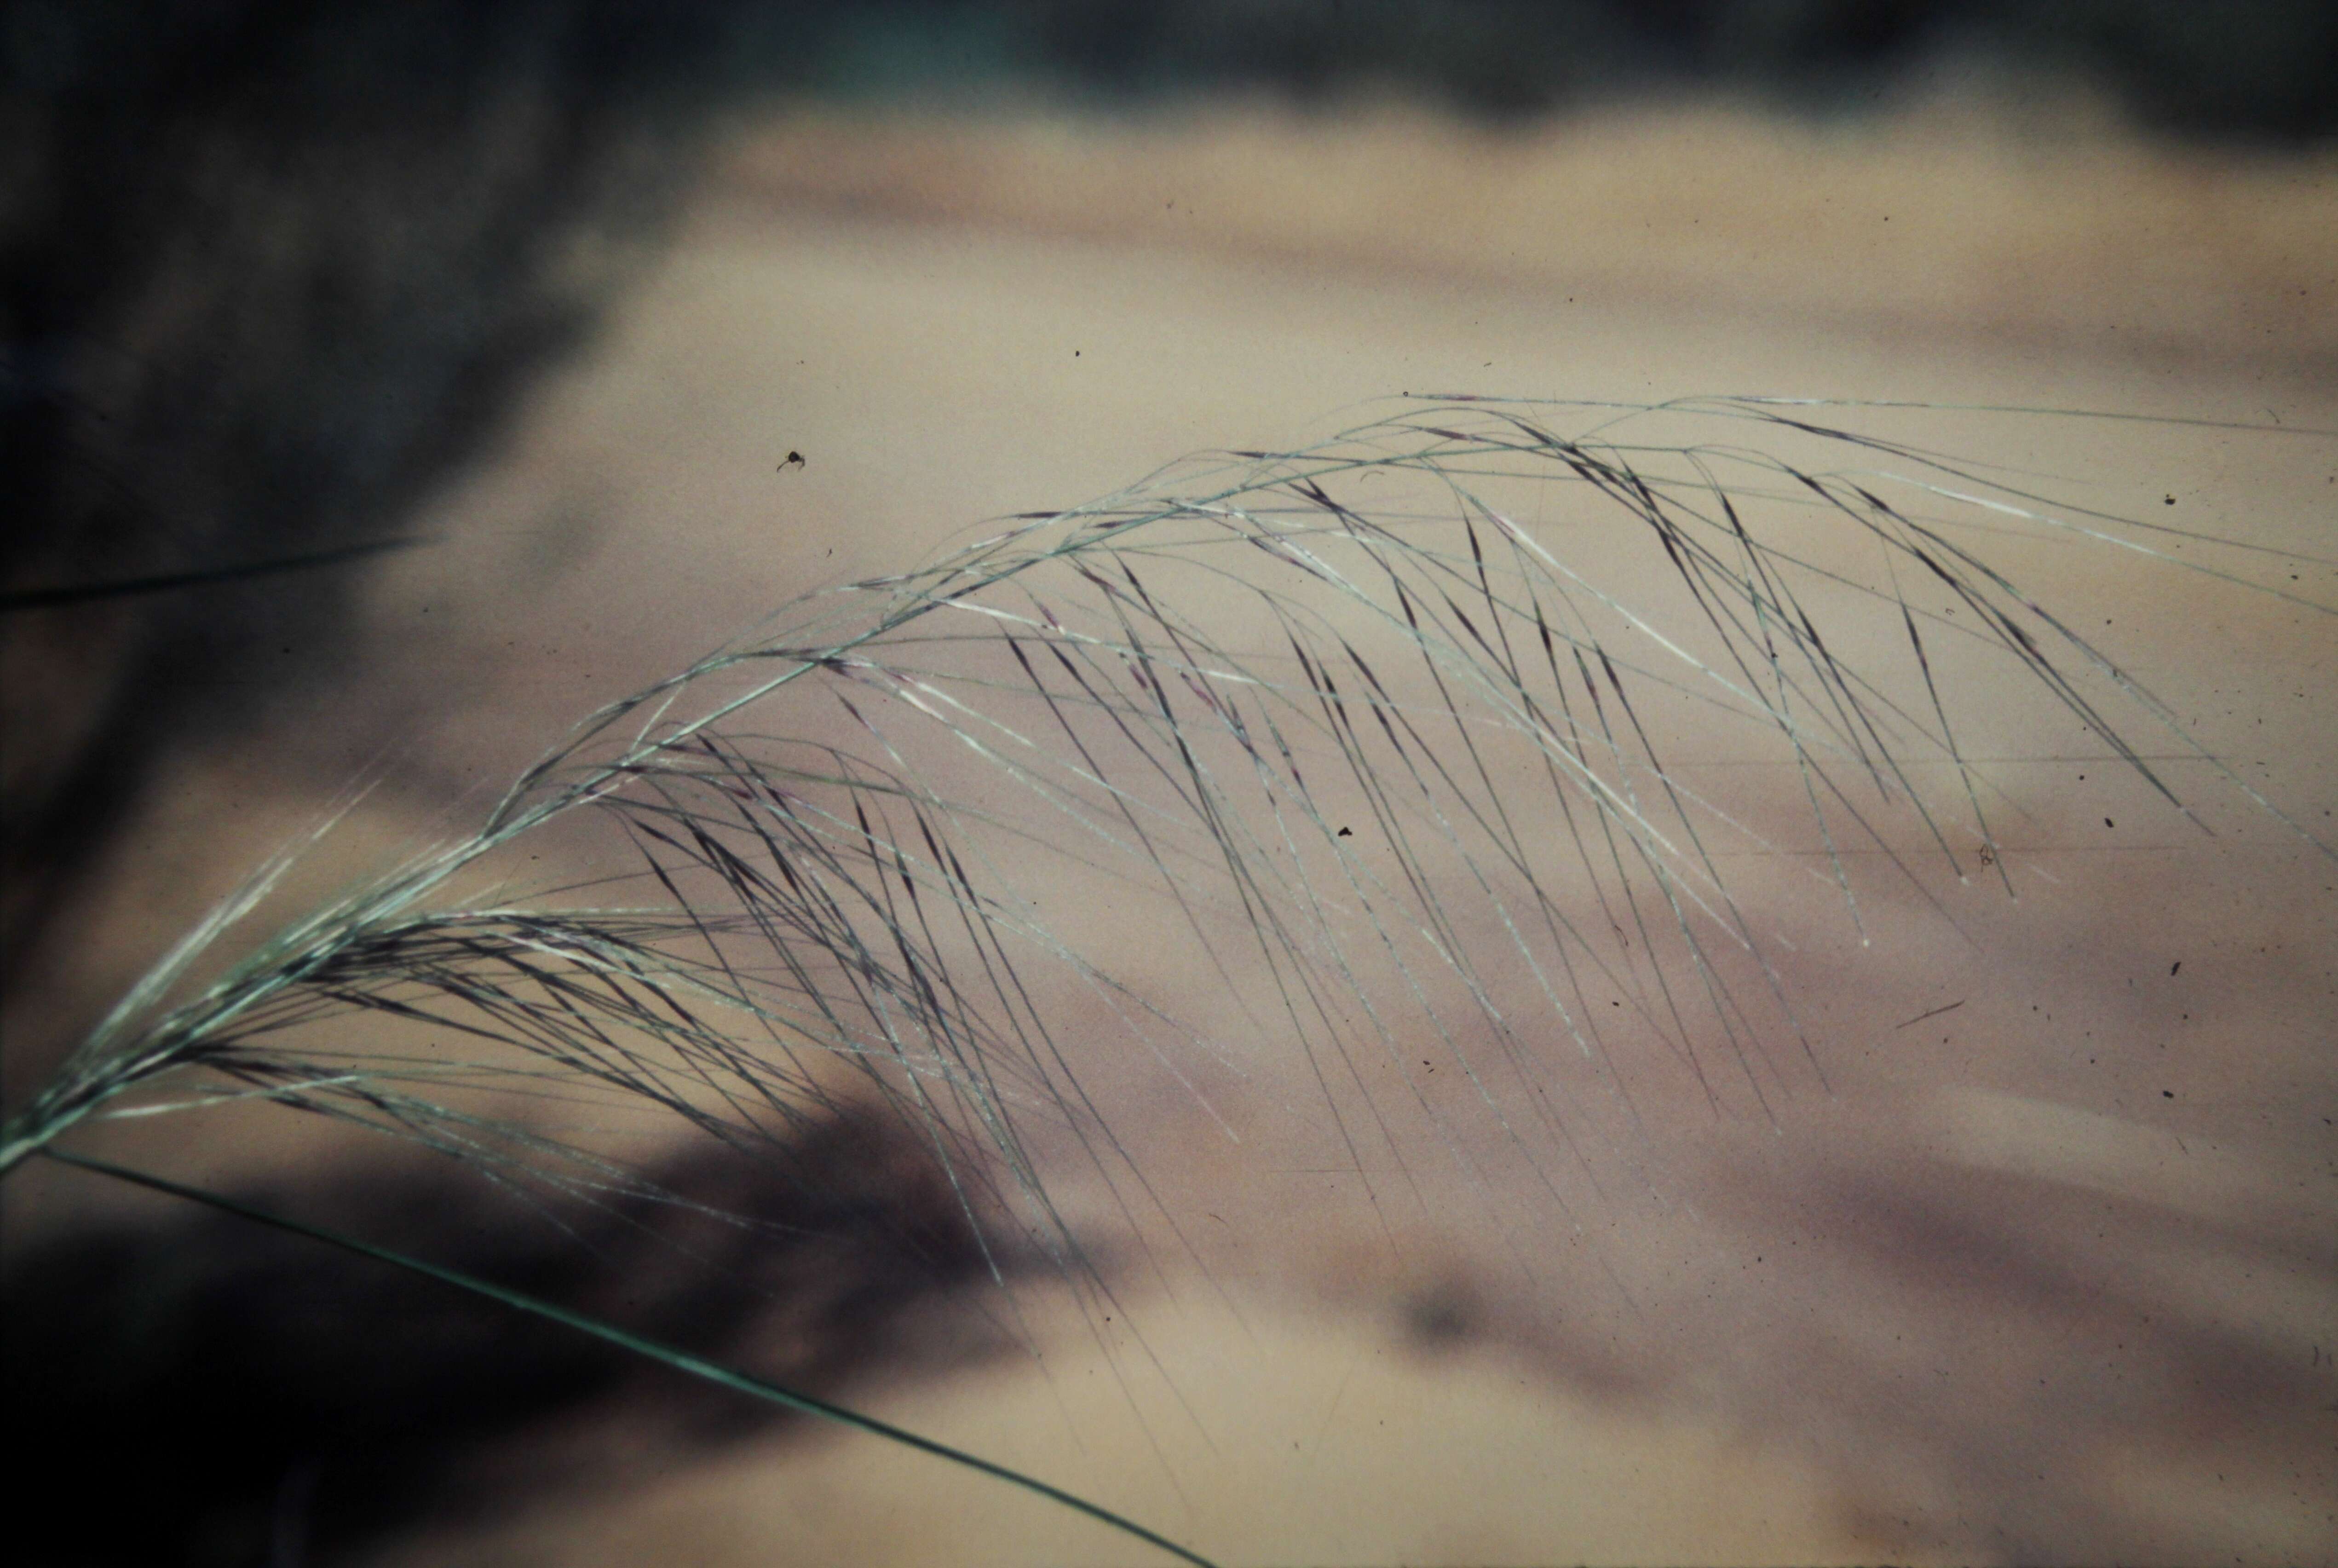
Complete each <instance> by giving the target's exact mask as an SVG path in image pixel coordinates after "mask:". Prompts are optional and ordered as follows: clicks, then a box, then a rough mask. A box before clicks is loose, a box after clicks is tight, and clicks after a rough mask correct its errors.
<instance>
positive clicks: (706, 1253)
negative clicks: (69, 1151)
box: [0, 1117, 1006, 1565]
mask: <svg viewBox="0 0 2338 1568" xmlns="http://www.w3.org/2000/svg"><path fill="white" fill-rule="evenodd" d="M649 1177H650V1179H651V1181H653V1183H654V1184H655V1185H656V1187H658V1188H662V1189H663V1193H664V1194H665V1198H664V1199H663V1201H651V1200H647V1199H644V1198H622V1199H615V1200H611V1201H609V1202H606V1203H604V1204H595V1205H592V1206H589V1207H588V1206H585V1205H580V1204H578V1203H576V1202H575V1201H573V1200H571V1201H558V1202H554V1203H551V1204H550V1205H549V1206H548V1207H543V1208H540V1207H537V1206H536V1205H535V1203H532V1202H530V1201H527V1200H526V1199H523V1198H520V1197H518V1196H517V1195H516V1194H514V1193H512V1192H510V1191H508V1190H506V1191H498V1190H496V1188H491V1187H489V1186H488V1185H486V1184H485V1183H483V1182H482V1181H481V1180H480V1179H479V1178H478V1177H477V1176H476V1175H475V1174H472V1173H469V1172H467V1171H464V1170H462V1169H458V1168H456V1167H454V1166H451V1165H444V1164H437V1165H417V1164H414V1163H411V1162H408V1163H405V1164H400V1165H398V1166H395V1167H388V1168H384V1169H375V1170H366V1169H362V1168H344V1169H342V1170H341V1171H340V1172H339V1174H336V1175H325V1174H322V1173H312V1174H311V1175H309V1177H307V1178H303V1179H301V1180H300V1182H299V1183H298V1190H297V1191H296V1190H295V1189H294V1187H293V1185H292V1184H290V1183H288V1184H287V1186H286V1187H285V1188H282V1189H280V1190H269V1191H258V1192H250V1193H245V1194H241V1196H242V1197H243V1198H245V1199H246V1200H247V1201H249V1202H251V1203H252V1204H253V1205H255V1206H256V1207H260V1208H265V1209H268V1210H270V1211H272V1212H277V1213H282V1214H287V1215H296V1216H299V1217H301V1218H306V1219H308V1220H309V1221H310V1222H312V1223H320V1224H324V1225H327V1226H329V1227H332V1228H340V1229H342V1230H345V1231H347V1232H348V1233H350V1234H353V1235H357V1236H360V1237H363V1238H367V1239H368V1240H370V1241H373V1242H375V1243H376V1244H378V1245H383V1246H388V1247H394V1248H402V1249H406V1250H408V1251H411V1252H414V1253H416V1254H418V1255H421V1256H424V1257H429V1258H430V1259H432V1260H434V1261H436V1262H438V1263H440V1264H442V1265H444V1266H447V1267H456V1268H459V1269H462V1270H466V1271H468V1272H471V1273H474V1274H477V1275H480V1276H483V1277H487V1278H490V1279H492V1280H494V1281H496V1283H498V1284H502V1285H505V1286H507V1287H515V1288H517V1289H520V1290H524V1291H526V1292H530V1293H533V1294H535V1295H537V1296H540V1297H547V1298H549V1299H552V1300H554V1301H555V1302H558V1303H561V1304H564V1305H566V1306H569V1307H575V1308H578V1309H581V1310H584V1311H586V1312H590V1313H594V1314H596V1315H599V1316H601V1317H604V1318H605V1319H606V1320H608V1321H611V1322H614V1323H616V1324H618V1325H620V1326H624V1327H626V1328H629V1329H631V1330H633V1331H634V1332H636V1333H639V1334H643V1335H646V1336H652V1337H655V1338H658V1339H662V1340H663V1341H666V1342H668V1343H671V1344H674V1345H678V1346H683V1347H686V1348H689V1349H692V1350H694V1351H697V1352H700V1353H702V1354H708V1355H713V1356H732V1357H735V1358H736V1361H737V1364H738V1365H740V1366H742V1367H744V1368H745V1369H747V1370H750V1371H752V1372H754V1373H756V1374H758V1375H760V1376H765V1377H769V1378H771V1379H774V1380H777V1381H780V1382H782V1383H786V1384H788V1385H790V1386H795V1387H799V1388H802V1389H804V1390H805V1391H807V1392H813V1393H827V1392H830V1391H833V1390H835V1389H836V1388H838V1387H839V1386H840V1385H843V1384H846V1383H848V1382H849V1381H850V1379H851V1378H853V1377H854V1376H856V1375H857V1374H860V1373H862V1372H864V1371H866V1370H867V1369H869V1368H870V1367H872V1366H880V1365H881V1366H903V1365H908V1366H941V1365H950V1364H955V1363H960V1362H963V1361H966V1360H968V1359H972V1358H976V1357H980V1356H987V1355H991V1354H996V1353H997V1352H998V1351H999V1350H1000V1348H1001V1347H1002V1346H1004V1345H1005V1343H1006V1340H1005V1338H1004V1337H1003V1336H1001V1335H998V1334H995V1333H993V1332H991V1331H989V1330H988V1329H987V1328H986V1327H984V1326H981V1325H980V1323H979V1322H978V1320H977V1319H975V1318H974V1317H971V1316H970V1315H968V1314H966V1313H963V1312H961V1313H957V1314H953V1315H952V1316H951V1317H949V1319H948V1323H947V1324H944V1325H940V1326H937V1324H936V1323H935V1322H934V1321H933V1320H932V1317H931V1314H930V1313H928V1314H926V1315H925V1316H924V1317H919V1313H920V1309H921V1308H928V1307H931V1306H932V1305H933V1303H934V1302H935V1301H936V1299H937V1298H938V1297H940V1296H942V1295H943V1294H945V1293H948V1292H951V1291H954V1290H957V1289H958V1288H960V1287H966V1286H968V1285H969V1284H971V1283H973V1282H974V1281H975V1280H976V1279H977V1277H987V1272H986V1265H985V1263H984V1261H983V1257H982V1253H981V1250H980V1248H979V1247H978V1245H977V1240H976V1238H975V1236H974V1234H973V1232H972V1230H971V1228H970V1227H969V1226H968V1221H967V1219H966V1218H965V1216H964V1213H963V1211H962V1210H961V1208H960V1207H959V1203H958V1198H956V1197H955V1196H954V1195H953V1193H952V1192H951V1190H950V1188H949V1185H948V1179H947V1178H946V1177H944V1176H943V1175H942V1174H941V1173H940V1172H939V1171H938V1170H937V1169H935V1168H934V1166H933V1165H932V1163H931V1161H930V1159H928V1158H927V1156H926V1155H925V1153H924V1151H922V1150H921V1149H919V1148H917V1147H915V1146H914V1144H913V1143H912V1140H911V1139H910V1138H909V1135H908V1134H907V1133H906V1132H905V1131H904V1130H902V1129H900V1128H899V1124H898V1123H897V1122H895V1121H893V1120H891V1119H879V1118H875V1117H862V1118H848V1119H843V1120H840V1121H838V1122H835V1123H832V1124H830V1125H829V1126H828V1127H826V1128H824V1129H820V1130H817V1131H814V1132H811V1133H809V1134H807V1135H805V1136H804V1137H803V1138H801V1139H800V1140H798V1141H796V1142H794V1143H793V1144H792V1145H791V1146H788V1147H785V1148H783V1149H777V1150H774V1151H772V1152H771V1153H770V1154H768V1155H759V1156H757V1157H756V1158H754V1159H746V1158H742V1157H740V1156H738V1155H736V1154H733V1153H730V1152H728V1151H723V1150H720V1149H715V1150H712V1151H708V1152H701V1153H696V1154H693V1155H690V1156H687V1157H684V1158H682V1159H676V1160H674V1161H673V1162H672V1163H670V1164H668V1165H666V1166H664V1167H663V1168H662V1169H655V1170H653V1171H651V1172H650V1173H649ZM90 1179H93V1180H94V1179H101V1178H95V1177H93V1178H90ZM913 1324H914V1325H915V1326H914V1329H913V1328H912V1327H911V1325H913ZM0 1334H4V1335H5V1351H0V1366H5V1402H6V1408H7V1409H8V1411H9V1413H10V1415H11V1418H12V1421H13V1422H14V1423H15V1425H17V1426H18V1427H19V1429H20V1430H22V1431H25V1432H27V1433H37V1434H38V1440H37V1442H35V1443H34V1444H31V1445H27V1449H26V1452H25V1454H24V1456H23V1457H21V1458H20V1459H19V1460H18V1461H17V1463H16V1474H15V1480H14V1483H13V1484H14V1486H15V1495H16V1496H17V1497H19V1498H23V1499H30V1498H38V1499H40V1500H41V1501H40V1503H39V1505H38V1506H28V1507H25V1508H21V1509H19V1510H18V1514H19V1518H18V1521H17V1524H15V1526H14V1527H13V1528H12V1542H11V1556H12V1560H13V1561H15V1562H17V1563H25V1564H28V1565H29V1564H35V1563H123V1564H129V1563H141V1564H145V1563H188V1564H199V1563H200V1564H211V1563H217V1564H229V1563H237V1564H258V1563H283V1562H300V1563H329V1562H332V1561H336V1560H339V1559H341V1558H344V1557H346V1556H347V1555H348V1554H349V1553H351V1552H352V1551H354V1550H356V1549H358V1548H359V1547H362V1546H363V1545H365V1544H366V1543H369V1542H373V1541H377V1540H379V1539H381V1538H383V1537H384V1536H386V1535H388V1534H391V1533H397V1532H398V1531H401V1530H404V1529H409V1528H415V1527H419V1526H422V1525H425V1524H447V1523H448V1522H450V1521H457V1520H463V1519H466V1518H471V1517H478V1516H481V1515H484V1514H491V1513H492V1512H494V1511H495V1510H496V1509H497V1508H498V1507H499V1506H501V1505H503V1504H507V1503H509V1502H512V1501H515V1500H516V1499H518V1498H521V1497H525V1496H527V1495H529V1494H540V1493H541V1492H543V1491H544V1490H545V1489H546V1488H549V1487H558V1486H561V1485H564V1484H567V1485H575V1484H585V1483H589V1482H593V1481H595V1480H603V1481H605V1480H608V1479H611V1478H613V1476H619V1473H616V1472H615V1469H614V1461H615V1460H616V1458H617V1457H618V1455H621V1454H623V1453H632V1454H634V1455H638V1454H640V1453H641V1452H643V1445H644V1443H648V1444H650V1445H653V1446H654V1447H655V1448H657V1449H658V1450H660V1451H662V1452H664V1453H668V1454H671V1453H673V1452H676V1451H682V1452H687V1451H689V1450H691V1449H693V1448H700V1447H704V1446H707V1445H715V1444H719V1443H722V1442H726V1441H730V1440H732V1439H735V1438H738V1437H741V1436H743V1435H748V1434H751V1433H753V1432H757V1431H760V1430H762V1429H764V1428H765V1426H766V1425H768V1424H770V1423H771V1421H772V1420H774V1419H775V1418H777V1419H780V1420H792V1419H795V1418H793V1417H789V1416H786V1415H784V1414H783V1413H781V1412H779V1411H777V1410H776V1409H774V1408H773V1407H772V1406H769V1405H761V1404H758V1403H756V1402H754V1401H752V1400H751V1399H748V1398H746V1397H744V1396H742V1395H736V1394H732V1393H729V1392H726V1391H723V1390H719V1389H716V1388H713V1387H712V1386H708V1385H702V1384H698V1383H696V1382H694V1381H693V1380H692V1379H689V1378H687V1377H684V1376H682V1375H680V1374H678V1373H673V1372H669V1371H666V1370H664V1369H662V1368H658V1367H655V1366H650V1365H648V1364H645V1363H643V1362H641V1361H638V1360H636V1359H634V1358H633V1357H631V1356H627V1355H626V1354H625V1353H624V1352H621V1351H618V1350H616V1349H614V1348H611V1347H608V1346H603V1345H600V1344H598V1343H596V1342H594V1341H593V1340H590V1339H587V1338H585V1337H584V1336H581V1335H578V1334H576V1333H575V1332H574V1331H572V1330H569V1329H566V1328H563V1327H560V1326H555V1325H552V1324H548V1323H544V1322H541V1321H538V1320H536V1319H533V1318H530V1317H526V1316H525V1315H523V1314H520V1313H518V1312H516V1311H514V1310H512V1309H509V1308H506V1307H499V1306H496V1305H494V1304H491V1303H487V1302H482V1301H475V1300H473V1299H471V1298H468V1297H465V1296H463V1295H462V1294H461V1293H459V1292H458V1291H456V1290H454V1289H453V1288H451V1287H447V1286H446V1285H443V1284H440V1283H438V1282H437V1281H434V1280H429V1279H426V1278H423V1277H418V1276H414V1275H408V1274H405V1273H403V1272H401V1271H400V1270H398V1269H396V1268H394V1267H389V1266H387V1265H385V1264H381V1263H378V1262H376V1261H373V1260H371V1259H368V1258H363V1257H355V1256H351V1255H349V1254H345V1253H339V1252H336V1251H334V1250H333V1249H331V1248H329V1247H324V1246H321V1245H319V1243H316V1242H314V1241H310V1240H309V1239H307V1238H300V1237H296V1236H290V1235H286V1234H283V1233H281V1232H278V1231H274V1230H270V1229H268V1228H263V1227H260V1226H258V1225H255V1224H253V1223H251V1222H249V1221H246V1220H242V1219H240V1218H233V1217H231V1216H225V1215H218V1214H211V1213H205V1212H202V1211H198V1210H192V1209H190V1210H187V1211H185V1212H184V1213H173V1214H170V1215H169V1217H168V1218H166V1219H164V1220H163V1221H162V1222H161V1223H157V1224H152V1225H142V1226H129V1225H120V1226H113V1227H107V1228H94V1229H90V1230H86V1231H83V1232H81V1233H78V1234H74V1235H70V1236H66V1237H64V1238H58V1239H55V1240H52V1241H47V1242H44V1243H43V1244H41V1245H39V1246H36V1247H30V1248H25V1249H22V1250H17V1249H11V1253H10V1256H8V1257H7V1259H6V1270H5V1281H0ZM618 1401H622V1405H623V1411H624V1436H623V1441H622V1444H619V1443H616V1442H613V1441H606V1440H605V1439H606V1433H607V1428H606V1426H605V1425H604V1423H601V1422H598V1421H596V1420H595V1417H596V1415H604V1414H605V1413H606V1412H607V1411H608V1410H609V1409H611V1408H613V1407H614V1402H618ZM596 1436H600V1437H603V1438H604V1441H603V1442H602V1443H600V1444H598V1445H596V1444H595V1443H594V1438H595V1437H596ZM128 1477H135V1478H136V1479H135V1481H134V1482H133V1483H131V1484H133V1485H134V1488H135V1491H136V1499H135V1503H134V1504H130V1505H125V1503H124V1501H123V1490H122V1489H123V1485H124V1484H125V1478H128ZM620 1478H621V1476H620Z"/></svg>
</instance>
